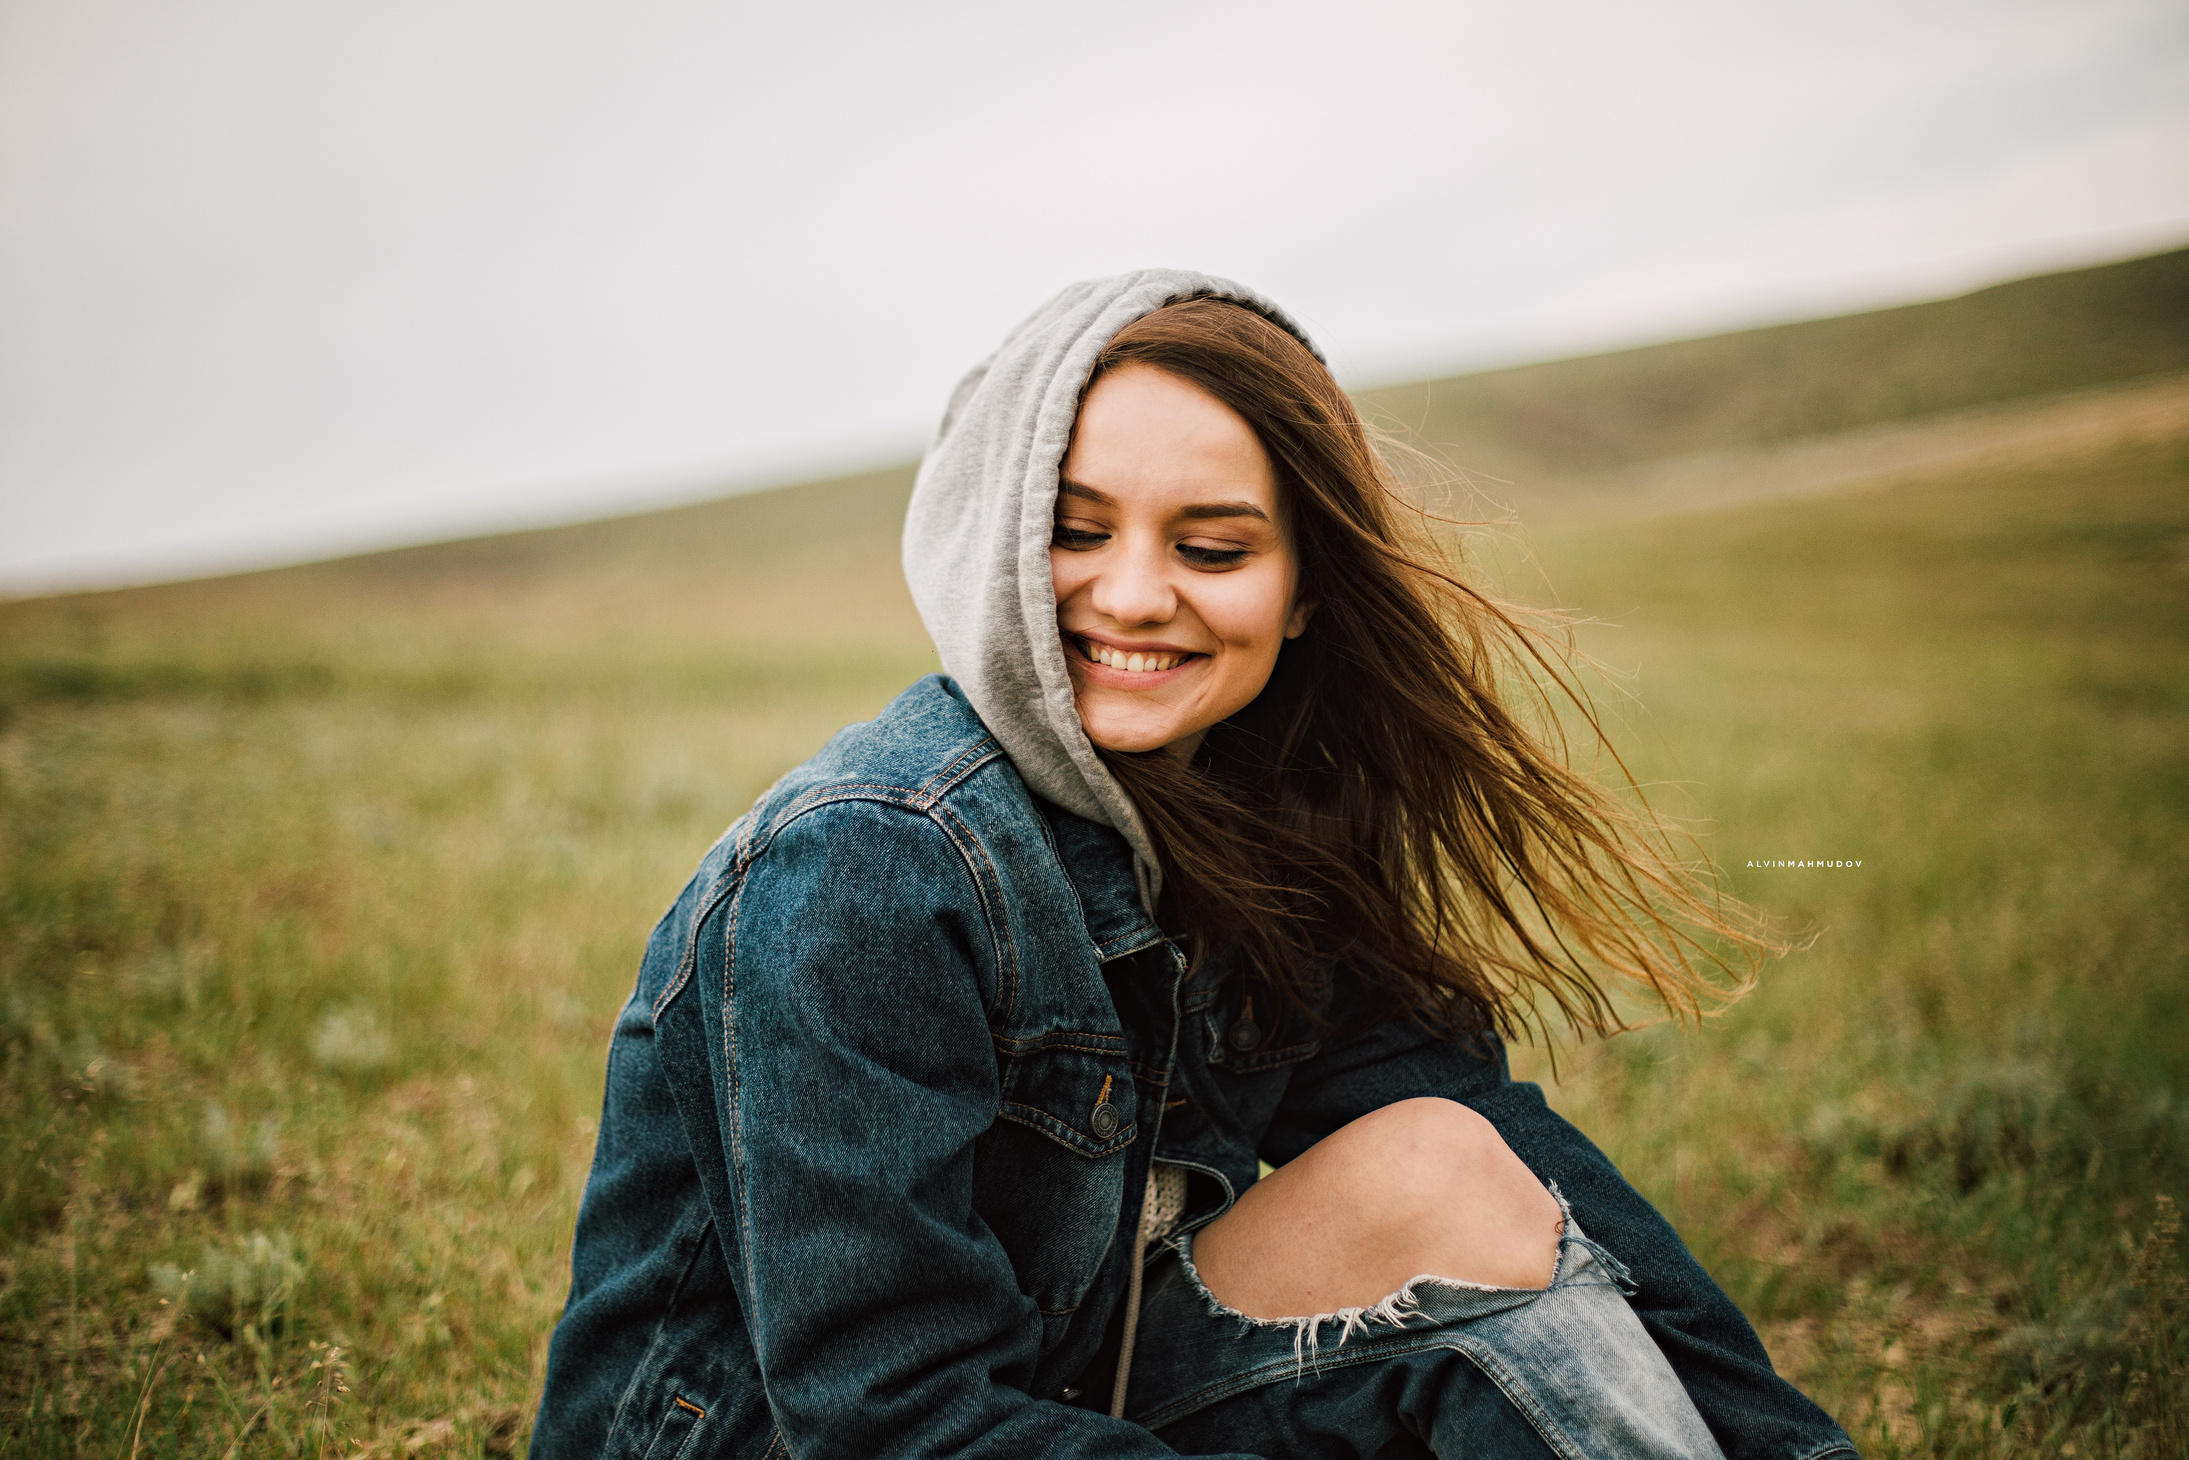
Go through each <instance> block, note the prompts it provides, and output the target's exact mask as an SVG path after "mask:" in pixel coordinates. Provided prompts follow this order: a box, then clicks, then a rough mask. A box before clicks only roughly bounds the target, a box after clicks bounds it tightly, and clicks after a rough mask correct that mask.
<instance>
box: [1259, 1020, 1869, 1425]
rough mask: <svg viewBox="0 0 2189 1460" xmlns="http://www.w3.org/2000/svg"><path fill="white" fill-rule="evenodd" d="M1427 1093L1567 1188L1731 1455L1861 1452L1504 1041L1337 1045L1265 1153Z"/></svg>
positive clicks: (1428, 1039)
mask: <svg viewBox="0 0 2189 1460" xmlns="http://www.w3.org/2000/svg"><path fill="white" fill-rule="evenodd" d="M1422 1095H1437V1096H1443V1097H1445V1098H1446V1099H1451V1100H1457V1101H1459V1102H1461V1103H1462V1104H1464V1105H1467V1106H1470V1107H1472V1108H1473V1109H1475V1110H1476V1111H1478V1112H1480V1113H1481V1114H1482V1116H1483V1117H1484V1118H1485V1119H1487V1120H1488V1121H1489V1122H1490V1123H1491V1124H1492V1125H1494V1126H1495V1127H1497V1131H1498V1134H1499V1135H1501V1136H1503V1137H1504V1138H1505V1143H1506V1144H1507V1145H1508V1146H1510V1147H1512V1149H1513V1151H1514V1153H1515V1154H1517V1155H1518V1156H1519V1157H1520V1159H1521V1160H1522V1161H1523V1162H1525V1163H1526V1164H1527V1166H1528V1168H1529V1169H1530V1170H1532V1171H1534V1172H1535V1174H1536V1175H1537V1176H1538V1177H1540V1178H1542V1179H1543V1180H1544V1181H1546V1182H1552V1183H1555V1184H1556V1185H1557V1187H1558V1189H1559V1190H1560V1191H1561V1192H1562V1193H1564V1195H1565V1197H1566V1199H1567V1201H1568V1202H1570V1203H1571V1204H1572V1207H1573V1213H1574V1217H1575V1219H1576V1220H1577V1221H1578V1222H1579V1223H1580V1226H1581V1230H1582V1231H1583V1232H1585V1233H1586V1234H1587V1235H1588V1236H1589V1237H1590V1239H1592V1240H1593V1241H1596V1242H1598V1243H1601V1244H1602V1245H1603V1246H1604V1247H1605V1248H1606V1249H1607V1250H1608V1251H1610V1252H1611V1253H1612V1254H1613V1255H1614V1256H1616V1257H1617V1258H1619V1260H1620V1261H1622V1262H1624V1263H1625V1264H1626V1265H1627V1267H1628V1268H1629V1270H1630V1271H1631V1273H1632V1276H1633V1282H1634V1285H1635V1289H1636V1291H1635V1292H1634V1294H1633V1295H1632V1297H1631V1299H1630V1301H1631V1302H1632V1305H1633V1307H1634V1311H1635V1314H1636V1316H1638V1317H1639V1318H1640V1319H1641V1320H1642V1325H1643V1327H1644V1328H1646V1329H1647V1330H1648V1331H1649V1335H1650V1337H1651V1338H1653V1339H1654V1340H1656V1343H1657V1346H1658V1348H1660V1349H1661V1350H1663V1352H1664V1355H1665V1357H1666V1358H1667V1359H1668V1360H1669V1361H1670V1362H1671V1364H1672V1367H1673V1371H1674V1372H1675V1373H1677V1374H1678V1375H1679V1376H1680V1382H1681V1383H1682V1384H1684V1385H1685V1386H1686V1387H1687V1392H1688V1395H1689V1397H1690V1398H1692V1399H1693V1400H1694V1401H1695V1407H1696V1409H1697V1410H1699V1411H1700V1412H1701V1414H1702V1416H1703V1420H1704V1422H1705V1423H1707V1424H1708V1425H1709V1426H1710V1429H1711V1432H1712V1433H1713V1434H1714V1435H1715V1436H1716V1437H1717V1440H1718V1443H1719V1445H1720V1446H1721V1447H1723V1449H1724V1450H1725V1453H1726V1456H1727V1460H1752V1457H1753V1460H1762V1457H1766V1456H1769V1457H1775V1460H1787V1457H1822V1456H1826V1455H1838V1454H1844V1455H1847V1456H1852V1455H1853V1454H1854V1453H1855V1452H1854V1447H1853V1445H1852V1444H1850V1443H1849V1442H1848V1440H1847V1437H1846V1435H1845V1433H1844V1432H1843V1431H1841V1430H1840V1428H1839V1426H1838V1425H1836V1424H1834V1423H1833V1422H1832V1419H1831V1417H1830V1416H1828V1415H1827V1414H1825V1413H1824V1411H1823V1410H1821V1409H1819V1408H1817V1406H1816V1405H1815V1404H1813V1403H1811V1402H1810V1400H1809V1399H1808V1398H1807V1397H1806V1396H1805V1395H1803V1394H1802V1393H1801V1391H1799V1390H1798V1389H1796V1388H1794V1386H1793V1385H1791V1384H1789V1383H1787V1382H1786V1381H1785V1380H1784V1379H1782V1378H1780V1377H1779V1375H1778V1374H1777V1372H1776V1371H1775V1370H1773V1369H1772V1367H1771V1359H1770V1356H1769V1355H1768V1354H1766V1353H1765V1352H1764V1348H1763V1343H1762V1341H1761V1340H1760V1339H1758V1338H1757V1337H1756V1331H1755V1329H1754V1328H1753V1327H1751V1326H1750V1325H1749V1322H1748V1319H1747V1318H1746V1317H1745V1316H1744V1315H1743V1314H1742V1313H1741V1311H1740V1309H1739V1308H1738V1307H1736V1306H1734V1303H1733V1300H1732V1299H1730V1298H1728V1297H1727V1296H1726V1295H1725V1293H1724V1292H1723V1291H1722V1290H1721V1289H1720V1288H1719V1287H1718V1285H1717V1284H1716V1283H1715V1282H1713V1281H1712V1280H1711V1278H1710V1275H1709V1274H1708V1273H1706V1272H1705V1271H1703V1268H1702V1265H1701V1264H1700V1263H1698V1262H1696V1260H1695V1259H1694V1257H1693V1256H1692V1255H1691V1254H1690V1253H1689V1252H1688V1250H1687V1246H1686V1244H1685V1243H1683V1242H1682V1241H1681V1240H1680V1236H1679V1234H1678V1233H1677V1232H1675V1231H1673V1229H1672V1226H1671V1224H1670V1223H1668V1222H1667V1221H1666V1220H1665V1219H1664V1218H1663V1217H1662V1216H1660V1215H1658V1213H1657V1210H1656V1209H1655V1208H1654V1207H1652V1206H1651V1205H1650V1204H1649V1203H1648V1202H1647V1201H1645V1200H1644V1199H1643V1198H1642V1195H1641V1193H1639V1192H1637V1191H1636V1190H1635V1189H1634V1188H1633V1187H1632V1186H1630V1185H1628V1184H1627V1181H1626V1179H1625V1178H1624V1177H1622V1176H1621V1175H1620V1174H1619V1171H1618V1168H1617V1167H1615V1166H1613V1165H1612V1163H1611V1161H1610V1160H1609V1159H1608V1158H1606V1156H1605V1155H1604V1153H1603V1152H1602V1151H1600V1150H1598V1149H1597V1148H1596V1146H1595V1144H1594V1143H1593V1142H1591V1141H1590V1140H1589V1138H1588V1137H1587V1136H1585V1135H1583V1134H1581V1132H1580V1131H1579V1130H1577V1129H1575V1128H1574V1127H1573V1126H1572V1125H1571V1124H1569V1123H1568V1122H1567V1121H1566V1120H1564V1119H1563V1118H1562V1117H1560V1116H1559V1115H1558V1114H1557V1113H1556V1112H1555V1111H1553V1110H1552V1109H1551V1108H1550V1107H1549V1105H1548V1104H1546V1103H1545V1102H1544V1099H1543V1092H1542V1090H1541V1089H1540V1088H1538V1087H1537V1086H1536V1085H1534V1084H1533V1083H1529V1082H1522V1081H1515V1080H1514V1079H1512V1077H1511V1075H1510V1074H1509V1072H1508V1069H1507V1064H1506V1059H1505V1051H1504V1047H1503V1046H1502V1045H1501V1044H1500V1043H1498V1041H1497V1039H1496V1036H1495V1035H1489V1036H1485V1037H1484V1039H1483V1040H1482V1041H1481V1042H1480V1043H1479V1045H1478V1046H1477V1047H1475V1048H1473V1049H1470V1048H1469V1047H1468V1046H1467V1045H1465V1044H1462V1043H1455V1042H1453V1041H1451V1040H1446V1039H1440V1038H1437V1037H1436V1036H1434V1035H1432V1034H1430V1033H1429V1032H1428V1031H1426V1030H1424V1029H1421V1028H1420V1027H1418V1026H1416V1025H1415V1024H1413V1023H1412V1022H1411V1021H1409V1020H1406V1019H1403V1018H1401V1019H1394V1020H1388V1021H1386V1022H1383V1023H1380V1024H1376V1025H1374V1026H1372V1027H1370V1028H1368V1029H1367V1030H1365V1031H1363V1032H1361V1033H1358V1034H1353V1035H1350V1036H1345V1037H1341V1038H1338V1039H1336V1040H1334V1041H1332V1042H1331V1043H1330V1045H1329V1046H1328V1048H1327V1050H1326V1053H1325V1057H1324V1058H1323V1059H1320V1060H1311V1061H1308V1062H1306V1063H1305V1064H1303V1065H1302V1066H1301V1067H1300V1068H1299V1070H1298V1071H1297V1073H1296V1074H1295V1075H1294V1077H1293V1080H1292V1082H1291V1084H1290V1085H1289V1086H1288V1087H1287V1091H1286V1094H1285V1097H1284V1099H1283V1101H1282V1102H1281V1103H1280V1105H1279V1107H1278V1110H1277V1114H1276V1118H1275V1120H1274V1121H1273V1122H1272V1123H1271V1125H1270V1127H1269V1130H1268V1132H1267V1135H1266V1136H1265V1138H1264V1140H1263V1143H1262V1150H1261V1154H1262V1158H1263V1159H1264V1160H1266V1161H1268V1162H1270V1163H1271V1164H1272V1165H1276V1164H1281V1163H1282V1162H1284V1161H1287V1160H1290V1159H1291V1158H1292V1157H1294V1156H1296V1155H1298V1154H1300V1152H1302V1151H1304V1150H1306V1149H1307V1148H1308V1147H1309V1146H1311V1145H1313V1144H1314V1143H1315V1142H1316V1141H1318V1140H1320V1139H1322V1138H1323V1137H1324V1136H1326V1135H1328V1134H1330V1133H1331V1132H1332V1131H1335V1130H1337V1129H1338V1128H1339V1127H1340V1126H1342V1125H1345V1124H1346V1123H1347V1122H1349V1121H1352V1120H1354V1119H1355V1118H1357V1117H1359V1116H1361V1115H1365V1114H1366V1113H1368V1112H1369V1111H1371V1110H1375V1109H1378V1108H1380V1107H1382V1106H1385V1105H1389V1104H1390V1103H1392V1102H1393V1101H1396V1100H1407V1099H1412V1098H1414V1097H1416V1096H1422Z"/></svg>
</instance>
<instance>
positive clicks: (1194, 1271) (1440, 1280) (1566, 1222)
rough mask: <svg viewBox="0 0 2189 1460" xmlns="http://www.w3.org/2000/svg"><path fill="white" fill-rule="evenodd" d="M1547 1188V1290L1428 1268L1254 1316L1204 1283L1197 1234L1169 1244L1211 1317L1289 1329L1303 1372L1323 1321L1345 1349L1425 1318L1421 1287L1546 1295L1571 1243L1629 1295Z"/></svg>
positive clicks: (1560, 1275) (1619, 1269)
mask: <svg viewBox="0 0 2189 1460" xmlns="http://www.w3.org/2000/svg"><path fill="white" fill-rule="evenodd" d="M1543 1186H1544V1189H1545V1190H1547V1191H1548V1192H1550V1194H1551V1197H1552V1199H1553V1200H1555V1201H1556V1202H1557V1203H1558V1262H1557V1265H1556V1267H1554V1268H1553V1269H1552V1272H1551V1280H1550V1286H1549V1287H1544V1288H1504V1287H1498V1286H1496V1285H1495V1284H1493V1283H1471V1282H1468V1281H1467V1280H1465V1279H1464V1278H1449V1277H1443V1276H1440V1275H1438V1274H1436V1273H1427V1272H1425V1273H1420V1274H1418V1275H1416V1276H1414V1277H1410V1278H1408V1279H1407V1280H1406V1281H1405V1282H1404V1283H1402V1284H1401V1285H1400V1286H1399V1288H1398V1290H1397V1291H1396V1292H1393V1293H1391V1294H1390V1295H1389V1296H1387V1297H1385V1298H1384V1299H1383V1300H1382V1301H1381V1302H1377V1303H1369V1304H1366V1305H1365V1306H1362V1307H1357V1308H1336V1309H1333V1310H1331V1311H1330V1312H1328V1313H1315V1314H1311V1315H1308V1316H1305V1317H1300V1318H1256V1317H1254V1316H1252V1315H1251V1314H1247V1313H1241V1312H1240V1311H1239V1310H1238V1309H1236V1308H1232V1307H1229V1306H1227V1305H1226V1304H1225V1303H1224V1302H1223V1301H1222V1300H1221V1299H1219V1298H1218V1297H1217V1296H1216V1295H1215V1294H1214V1293H1212V1292H1210V1291H1209V1290H1208V1285H1207V1284H1206V1283H1204V1282H1202V1281H1201V1272H1200V1269H1198V1268H1196V1267H1195V1266H1194V1265H1193V1233H1191V1232H1181V1233H1179V1234H1178V1235H1177V1236H1175V1237H1171V1238H1169V1239H1168V1240H1167V1241H1166V1243H1165V1245H1166V1246H1168V1247H1170V1248H1172V1249H1173V1250H1174V1251H1176V1252H1177V1254H1178V1261H1179V1266H1180V1268H1181V1270H1183V1271H1184V1273H1185V1275H1186V1281H1187V1282H1189V1283H1191V1284H1193V1290H1194V1291H1195V1292H1196V1293H1199V1294H1200V1295H1201V1300H1202V1301H1203V1302H1205V1303H1206V1304H1208V1310H1209V1312H1210V1313H1211V1314H1212V1315H1214V1316H1215V1317H1218V1318H1229V1319H1231V1320H1233V1321H1234V1322H1236V1323H1239V1324H1241V1325H1242V1326H1244V1327H1247V1328H1289V1329H1291V1330H1292V1357H1293V1359H1294V1361H1295V1362H1296V1363H1297V1364H1298V1365H1299V1370H1300V1372H1301V1373H1305V1372H1306V1370H1307V1365H1308V1363H1309V1361H1310V1360H1311V1359H1313V1358H1314V1357H1315V1356H1316V1355H1318V1354H1319V1353H1321V1351H1322V1327H1323V1325H1324V1324H1325V1323H1335V1324H1337V1325H1338V1341H1337V1344H1336V1345H1335V1347H1338V1348H1343V1347H1345V1341H1346V1340H1347V1339H1349V1338H1351V1337H1352V1336H1353V1335H1354V1334H1355V1333H1364V1332H1366V1331H1367V1330H1368V1329H1369V1328H1370V1327H1372V1326H1374V1325H1375V1324H1378V1323H1381V1324H1385V1325H1387V1326H1389V1327H1391V1328H1404V1327H1405V1326H1406V1325H1407V1323H1408V1322H1409V1321H1411V1320H1412V1319H1415V1318H1419V1317H1422V1316H1423V1314H1422V1311H1421V1301H1420V1299H1419V1298H1418V1297H1416V1296H1415V1294H1416V1290H1417V1289H1420V1288H1423V1287H1430V1288H1454V1289H1459V1290H1461V1291H1465V1292H1474V1293H1527V1294H1531V1295H1533V1294H1539V1293H1547V1292H1549V1291H1551V1289H1552V1288H1556V1287H1557V1286H1558V1285H1559V1283H1560V1281H1561V1280H1562V1279H1564V1278H1565V1276H1566V1272H1567V1267H1568V1262H1567V1255H1566V1254H1567V1249H1568V1248H1572V1247H1579V1248H1581V1249H1583V1250H1584V1251H1586V1252H1587V1253H1588V1254H1589V1255H1590V1256H1591V1257H1593V1258H1595V1259H1596V1261H1597V1263H1598V1264H1599V1265H1601V1266H1602V1267H1603V1269H1604V1275H1605V1276H1606V1277H1608V1278H1609V1279H1610V1280H1611V1282H1612V1284H1613V1286H1615V1287H1617V1288H1618V1289H1619V1291H1620V1292H1621V1293H1622V1294H1624V1295H1625V1296H1627V1297H1630V1298H1631V1297H1632V1296H1634V1292H1635V1288H1634V1278H1633V1274H1632V1273H1630V1272H1628V1270H1627V1265H1626V1264H1625V1263H1623V1262H1621V1261H1620V1260H1619V1259H1618V1258H1616V1257H1614V1256H1612V1255H1611V1254H1610V1253H1609V1252H1607V1251H1605V1250H1604V1248H1603V1247H1601V1246H1600V1245H1598V1244H1597V1243H1595V1242H1593V1241H1591V1240H1590V1239H1589V1238H1588V1237H1586V1236H1584V1235H1583V1234H1582V1233H1580V1232H1579V1231H1577V1230H1576V1229H1575V1226H1574V1221H1573V1207H1572V1205H1571V1204H1570V1203H1568V1202H1567V1200H1566V1194H1565V1193H1564V1192H1562V1191H1560V1190H1559V1189H1558V1183H1557V1182H1555V1181H1546V1182H1544V1183H1543Z"/></svg>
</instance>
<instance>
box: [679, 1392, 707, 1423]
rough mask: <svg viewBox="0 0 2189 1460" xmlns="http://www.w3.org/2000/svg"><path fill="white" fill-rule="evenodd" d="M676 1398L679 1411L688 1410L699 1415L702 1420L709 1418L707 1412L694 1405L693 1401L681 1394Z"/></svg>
mask: <svg viewBox="0 0 2189 1460" xmlns="http://www.w3.org/2000/svg"><path fill="white" fill-rule="evenodd" d="M674 1397H675V1400H676V1407H677V1408H678V1409H688V1410H690V1411H691V1412H692V1413H694V1414H696V1415H698V1416H699V1417H700V1418H701V1419H705V1418H706V1417H707V1411H705V1410H704V1409H701V1408H700V1407H699V1406H698V1405H696V1404H694V1403H692V1401H690V1400H689V1399H686V1398H685V1397H684V1396H683V1395H681V1394H679V1395H676V1396H674Z"/></svg>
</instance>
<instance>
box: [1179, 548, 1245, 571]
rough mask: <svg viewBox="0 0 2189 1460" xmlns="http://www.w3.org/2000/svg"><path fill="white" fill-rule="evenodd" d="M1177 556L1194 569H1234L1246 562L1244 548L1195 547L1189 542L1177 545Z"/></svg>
mask: <svg viewBox="0 0 2189 1460" xmlns="http://www.w3.org/2000/svg"><path fill="white" fill-rule="evenodd" d="M1178 556H1180V557H1182V558H1184V559H1185V560H1186V561H1187V562H1189V563H1191V564H1193V566H1195V567H1196V568H1235V567H1237V566H1238V565H1239V564H1241V563H1243V562H1245V561H1246V556H1247V550H1246V549H1245V548H1210V547H1195V546H1194V545H1193V544H1192V543H1190V542H1182V543H1180V544H1178Z"/></svg>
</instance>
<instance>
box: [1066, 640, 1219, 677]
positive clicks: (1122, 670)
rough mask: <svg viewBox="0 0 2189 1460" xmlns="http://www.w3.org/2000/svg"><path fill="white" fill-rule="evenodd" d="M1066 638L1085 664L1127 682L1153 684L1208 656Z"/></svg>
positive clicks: (1084, 665)
mask: <svg viewBox="0 0 2189 1460" xmlns="http://www.w3.org/2000/svg"><path fill="white" fill-rule="evenodd" d="M1065 639H1066V642H1068V643H1070V644H1071V646H1072V647H1073V648H1075V649H1077V650H1078V651H1079V653H1078V655H1077V658H1078V659H1079V661H1080V663H1081V665H1082V667H1092V668H1097V669H1107V670H1110V671H1111V674H1110V675H1105V676H1104V677H1105V678H1113V677H1114V678H1115V679H1119V680H1124V681H1127V682H1136V681H1137V682H1150V683H1152V682H1156V681H1160V680H1164V679H1168V678H1169V677H1170V676H1171V675H1172V674H1173V673H1175V672H1176V671H1178V670H1180V669H1184V668H1186V667H1187V666H1189V665H1190V664H1192V663H1193V661H1195V660H1197V659H1205V658H1207V657H1208V656H1207V655H1205V654H1193V653H1188V652H1186V651H1185V650H1182V649H1119V648H1116V647H1114V646H1112V645H1109V644H1104V643H1100V642H1098V641H1096V640H1094V639H1089V638H1086V637H1083V636H1082V635H1079V634H1067V635H1065Z"/></svg>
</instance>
